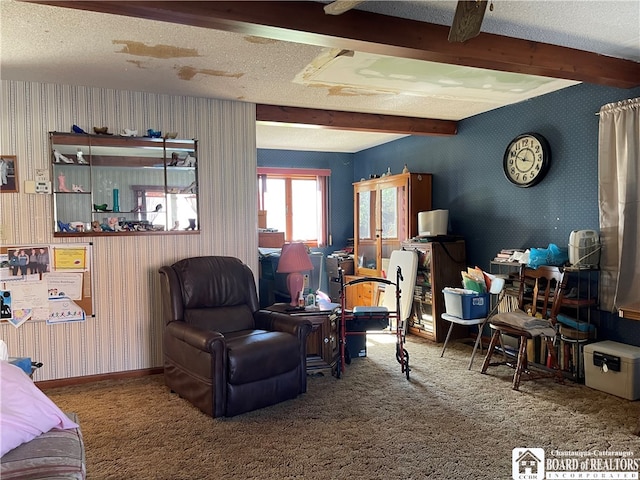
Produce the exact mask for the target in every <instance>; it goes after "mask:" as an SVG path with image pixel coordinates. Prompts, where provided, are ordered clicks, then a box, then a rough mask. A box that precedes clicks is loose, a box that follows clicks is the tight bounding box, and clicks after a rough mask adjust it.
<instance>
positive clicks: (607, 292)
mask: <svg viewBox="0 0 640 480" xmlns="http://www.w3.org/2000/svg"><path fill="white" fill-rule="evenodd" d="M599 115H600V125H599V132H598V197H599V208H600V237H601V241H602V251H601V255H600V305H601V308H602V309H603V310H607V311H610V312H614V311H616V310H617V309H618V308H619V307H620V306H621V305H625V304H629V303H633V302H636V301H638V300H639V297H640V293H639V292H640V247H639V245H638V237H639V236H640V235H639V234H640V209H639V208H638V203H639V196H638V183H639V181H640V98H634V99H629V100H624V101H622V102H617V103H610V104H608V105H604V106H603V107H602V108H601V109H600V113H599Z"/></svg>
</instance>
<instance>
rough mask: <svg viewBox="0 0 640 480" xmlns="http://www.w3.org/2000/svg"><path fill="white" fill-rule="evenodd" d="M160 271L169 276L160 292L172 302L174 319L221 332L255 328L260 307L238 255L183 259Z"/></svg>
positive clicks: (248, 273)
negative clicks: (165, 288)
mask: <svg viewBox="0 0 640 480" xmlns="http://www.w3.org/2000/svg"><path fill="white" fill-rule="evenodd" d="M160 271H161V273H164V274H165V275H167V276H170V277H172V278H171V279H170V281H169V282H167V283H166V284H167V285H168V288H169V292H163V294H165V295H166V294H167V293H168V295H169V296H170V299H171V301H172V302H173V303H174V305H173V307H174V308H170V309H169V310H168V311H170V312H173V314H174V316H175V317H179V318H174V319H173V320H182V321H184V322H186V323H189V324H192V325H194V326H198V327H200V328H203V329H207V330H213V331H217V332H221V333H228V332H233V331H239V330H248V329H253V328H254V318H253V314H254V312H256V311H258V310H259V308H260V306H259V302H258V294H257V292H256V284H255V280H254V277H253V273H252V272H251V269H250V268H249V267H248V266H247V265H245V264H244V263H242V261H240V260H239V259H238V258H234V257H224V256H207V257H192V258H185V259H183V260H180V261H178V262H176V263H174V264H173V265H171V267H162V268H161V270H160ZM171 280H173V281H171ZM166 310H167V309H165V311H166Z"/></svg>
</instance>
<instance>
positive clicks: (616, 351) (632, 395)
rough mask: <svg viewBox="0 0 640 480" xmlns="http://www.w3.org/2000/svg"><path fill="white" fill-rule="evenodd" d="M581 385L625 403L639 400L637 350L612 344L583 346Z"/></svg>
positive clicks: (639, 361) (639, 352) (639, 349)
mask: <svg viewBox="0 0 640 480" xmlns="http://www.w3.org/2000/svg"><path fill="white" fill-rule="evenodd" d="M584 374H585V385H586V386H587V387H591V388H594V389H596V390H600V391H603V392H606V393H610V394H612V395H616V396H618V397H622V398H626V399H627V400H637V399H638V398H640V347H634V346H633V345H627V344H626V343H618V342H612V341H608V340H607V341H605V342H597V343H590V344H588V345H585V346H584Z"/></svg>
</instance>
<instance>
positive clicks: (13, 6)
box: [0, 0, 640, 152]
mask: <svg viewBox="0 0 640 480" xmlns="http://www.w3.org/2000/svg"><path fill="white" fill-rule="evenodd" d="M455 4H456V2H449V1H414V2H403V1H389V2H373V1H366V2H364V3H362V4H361V5H360V6H358V9H361V10H367V11H372V12H375V13H381V14H385V15H391V16H397V17H402V18H410V19H414V20H420V21H426V22H431V23H437V24H443V25H449V24H450V23H451V21H452V18H453V13H454V10H455ZM0 9H1V10H0V15H1V23H0V29H1V37H2V42H1V47H0V48H1V50H0V60H1V63H0V75H1V77H2V78H3V79H10V80H25V81H37V82H46V83H59V84H71V85H87V86H97V87H105V88H114V89H123V90H137V91H147V92H154V93H162V94H171V95H190V96H200V97H213V98H220V99H232V100H239V101H247V102H253V103H261V104H271V105H286V106H297V107H307V108H318V109H329V110H341V111H351V112H363V113H377V114H386V115H404V116H410V117H421V118H434V119H448V120H460V119H464V118H468V117H470V116H472V115H476V114H478V113H482V112H484V111H488V110H491V109H494V108H499V107H500V106H502V105H507V104H510V103H515V102H519V101H522V100H525V99H527V98H531V97H534V96H537V95H541V94H544V93H547V92H549V91H553V90H556V89H558V88H565V87H567V86H570V85H573V84H575V82H572V81H566V80H557V79H548V78H544V77H533V76H526V75H519V74H513V73H505V72H493V71H488V70H482V69H472V68H466V67H459V66H453V67H452V66H447V65H442V64H431V63H429V62H424V61H417V60H408V59H397V58H391V57H381V56H375V55H372V54H364V53H362V52H357V51H356V52H348V54H347V55H338V52H336V51H332V50H331V49H329V48H327V47H325V46H318V45H307V44H301V43H290V42H284V41H280V40H273V39H269V38H262V37H256V36H248V35H243V34H239V33H230V32H224V31H218V30H210V29H204V28H199V27H190V26H185V25H178V24H172V23H164V22H158V21H151V20H142V19H137V18H128V17H122V16H116V15H108V14H100V13H93V12H85V11H79V10H71V9H65V8H60V7H53V6H45V5H37V4H30V3H23V2H16V1H13V0H2V1H1V2H0ZM293 14H295V11H292V15H293ZM330 18H331V17H330V16H328V21H330ZM482 31H483V32H488V33H496V34H501V35H507V36H512V37H517V38H523V39H528V40H535V41H539V42H545V43H550V44H555V45H563V46H568V47H572V48H577V49H581V50H586V51H591V52H597V53H601V54H603V55H607V56H613V57H619V58H626V59H631V60H634V61H638V62H640V2H638V1H637V0H633V1H622V2H621V1H571V2H566V1H540V0H538V1H528V2H525V1H498V0H496V2H494V9H493V11H492V12H490V11H487V14H486V16H485V19H484V22H483V28H482ZM400 136H401V135H387V134H379V133H358V132H349V131H335V130H328V129H321V128H305V129H303V130H301V129H299V128H296V127H294V126H291V125H282V124H268V125H260V124H259V125H258V130H257V139H256V140H257V145H258V147H259V148H285V149H295V150H322V151H342V152H354V151H359V150H362V149H364V148H369V147H371V146H375V145H379V144H381V143H384V142H387V141H390V140H393V139H395V138H399V137H400Z"/></svg>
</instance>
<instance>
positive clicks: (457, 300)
mask: <svg viewBox="0 0 640 480" xmlns="http://www.w3.org/2000/svg"><path fill="white" fill-rule="evenodd" d="M442 293H444V305H445V309H446V311H447V313H448V314H449V315H453V316H454V317H458V318H464V319H466V320H468V319H471V318H482V317H486V316H487V315H488V314H489V294H488V293H478V292H474V291H472V290H465V289H462V288H445V289H444V290H443V291H442Z"/></svg>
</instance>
